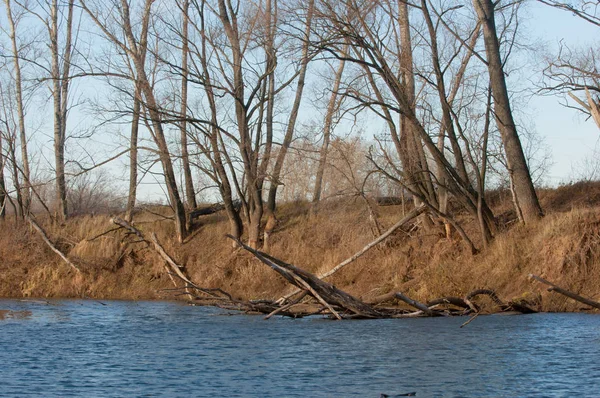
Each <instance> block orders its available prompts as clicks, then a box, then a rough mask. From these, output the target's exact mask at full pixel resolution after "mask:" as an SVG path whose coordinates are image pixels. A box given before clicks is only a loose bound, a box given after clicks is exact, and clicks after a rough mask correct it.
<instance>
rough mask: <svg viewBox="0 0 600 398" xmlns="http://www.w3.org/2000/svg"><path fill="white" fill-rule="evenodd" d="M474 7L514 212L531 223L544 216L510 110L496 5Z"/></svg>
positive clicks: (485, 2) (482, 0)
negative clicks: (509, 180)
mask: <svg viewBox="0 0 600 398" xmlns="http://www.w3.org/2000/svg"><path fill="white" fill-rule="evenodd" d="M473 4H474V6H475V10H476V11H477V15H478V17H479V20H480V21H481V24H482V26H483V37H484V43H485V51H486V54H487V66H488V72H489V76H490V85H491V87H492V97H493V99H494V111H495V112H494V114H495V117H496V123H497V125H498V129H499V130H500V134H501V136H502V142H503V144H504V151H505V154H506V161H507V163H508V171H509V174H510V178H511V180H512V183H513V186H514V191H515V195H516V199H517V201H518V206H519V207H520V208H518V209H517V213H520V214H522V215H523V221H524V222H530V221H532V220H536V219H538V218H540V217H542V215H543V212H542V208H541V206H540V203H539V201H538V198H537V194H536V192H535V188H534V187H533V181H532V180H531V174H530V173H529V167H528V166H527V161H526V159H525V154H524V152H523V147H522V146H521V140H520V139H519V135H518V133H517V127H516V125H515V122H514V119H513V115H512V111H511V108H510V100H509V96H508V90H507V88H506V80H505V78H504V70H503V66H502V59H501V57H500V44H499V42H498V36H497V33H496V21H495V18H494V7H495V5H494V2H492V0H473Z"/></svg>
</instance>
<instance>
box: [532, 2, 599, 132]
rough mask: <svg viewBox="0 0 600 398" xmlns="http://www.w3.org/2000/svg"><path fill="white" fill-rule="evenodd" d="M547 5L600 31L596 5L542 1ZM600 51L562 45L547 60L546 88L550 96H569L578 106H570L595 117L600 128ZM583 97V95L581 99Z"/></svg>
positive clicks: (591, 3)
mask: <svg viewBox="0 0 600 398" xmlns="http://www.w3.org/2000/svg"><path fill="white" fill-rule="evenodd" d="M538 1H540V2H541V3H543V4H546V5H549V6H552V7H554V8H557V9H560V10H564V11H567V12H570V13H571V14H572V15H575V16H577V17H578V18H580V19H581V20H582V21H584V22H586V23H589V24H591V25H593V26H595V27H596V28H600V5H599V4H598V2H596V1H584V0H577V1H569V2H564V1H554V0H538ZM599 60H600V47H598V45H597V43H596V44H593V45H592V46H590V47H588V48H580V47H577V48H571V47H569V46H567V45H566V44H564V43H562V42H561V43H559V48H558V52H557V54H553V55H549V56H547V57H546V60H545V61H546V68H545V69H544V77H545V80H546V81H545V82H544V88H543V91H546V92H551V93H555V92H560V93H566V94H568V95H569V96H570V97H571V98H572V99H573V100H574V101H575V105H574V106H573V105H568V104H567V106H569V107H574V108H576V109H577V110H579V111H581V112H583V113H584V114H586V115H588V116H589V117H591V118H592V119H593V120H594V121H595V122H596V125H597V126H598V128H600V62H599ZM578 94H579V95H578Z"/></svg>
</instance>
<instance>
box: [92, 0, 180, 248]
mask: <svg viewBox="0 0 600 398" xmlns="http://www.w3.org/2000/svg"><path fill="white" fill-rule="evenodd" d="M109 3H110V4H106V3H103V4H98V3H96V2H91V1H84V0H81V1H80V4H81V6H82V7H83V9H84V10H85V11H86V13H87V15H88V16H89V17H90V18H91V19H92V20H93V21H94V23H95V24H96V26H97V27H98V28H99V29H100V30H101V31H102V33H103V35H104V37H105V38H106V39H107V40H108V41H109V42H110V43H112V44H113V45H114V46H116V47H117V48H118V49H119V50H120V51H122V52H123V53H125V54H126V55H127V57H128V59H129V60H130V61H131V64H132V65H133V70H134V71H135V75H134V76H128V78H129V79H131V80H133V81H135V83H136V85H139V89H140V92H141V94H142V96H143V105H144V107H145V109H146V111H147V113H148V116H149V117H148V120H147V122H148V123H147V127H149V128H150V129H151V131H152V136H153V139H154V142H155V144H156V146H157V147H158V156H159V159H160V163H161V165H162V169H163V172H164V178H165V185H166V187H167V192H168V196H169V201H170V203H171V206H172V207H173V210H174V213H175V230H176V233H177V237H178V239H179V241H180V242H182V241H183V239H185V237H186V235H187V228H186V215H185V209H184V206H183V202H182V200H181V197H180V195H179V190H178V187H177V180H176V177H175V171H174V168H173V161H172V158H171V153H170V151H169V146H168V144H167V140H166V136H165V129H164V124H163V120H162V119H163V115H162V113H161V108H160V105H159V102H158V101H157V97H156V95H155V91H154V87H153V86H152V84H151V80H150V78H149V77H148V74H147V71H146V63H145V56H146V51H147V38H146V37H144V36H138V37H136V35H135V34H134V29H133V24H132V18H131V13H130V7H129V3H128V2H127V1H126V0H120V1H118V0H113V1H111V2H109ZM153 3H154V1H153V0H145V2H144V4H143V9H142V10H141V15H140V20H141V25H142V27H143V28H142V33H144V32H145V33H147V32H148V26H149V24H150V20H151V18H152V5H153ZM115 23H116V24H117V26H114V25H113V24H115ZM121 77H122V76H121Z"/></svg>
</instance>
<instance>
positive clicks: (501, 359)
mask: <svg viewBox="0 0 600 398" xmlns="http://www.w3.org/2000/svg"><path fill="white" fill-rule="evenodd" d="M103 303H104V304H105V305H102V304H101V303H100V302H96V301H91V300H90V301H75V300H74V301H52V302H51V303H50V304H44V303H35V302H23V301H10V300H0V310H12V311H31V314H30V315H28V314H25V316H24V317H21V318H14V317H5V319H3V320H0V396H2V397H13V396H15V397H17V396H18V397H22V396H35V397H40V396H43V397H72V396H78V397H137V396H144V397H155V396H166V397H376V398H377V397H379V396H380V394H381V393H385V394H389V395H390V396H393V395H394V394H401V393H407V392H416V393H417V395H416V396H417V397H434V396H443V397H538V396H539V397H554V396H557V397H600V316H597V315H585V314H534V315H521V316H486V317H483V316H482V317H479V318H477V319H475V320H474V321H473V322H472V323H470V324H469V325H468V326H466V327H465V328H463V329H460V328H459V326H460V325H461V323H463V322H464V321H465V320H466V318H458V317H457V318H450V319H441V318H432V319H402V320H373V321H364V320H363V321H343V322H339V321H330V320H325V319H320V318H307V319H296V320H293V319H284V318H274V319H271V320H269V321H264V320H263V319H262V317H259V316H245V315H227V312H226V311H222V310H218V309H214V308H202V307H190V306H186V305H183V304H178V303H172V302H127V301H106V302H103Z"/></svg>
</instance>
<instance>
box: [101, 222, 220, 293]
mask: <svg viewBox="0 0 600 398" xmlns="http://www.w3.org/2000/svg"><path fill="white" fill-rule="evenodd" d="M111 221H112V222H113V223H114V224H116V225H119V226H121V227H123V228H125V229H126V230H127V231H129V232H130V233H132V234H134V235H135V236H137V237H138V238H139V239H140V240H142V241H144V242H146V243H148V242H149V241H148V239H146V237H145V236H144V234H143V233H142V231H140V230H139V229H137V228H136V227H134V226H133V225H131V224H130V223H128V222H127V221H125V220H123V219H121V218H119V217H114V218H113V219H112V220H111ZM150 242H151V243H152V245H153V247H154V250H155V251H156V252H157V253H158V255H159V256H160V257H162V259H163V260H165V262H166V263H167V264H168V265H169V266H170V267H171V269H172V270H173V274H174V275H176V276H177V277H178V278H179V279H181V280H182V281H183V282H184V283H185V285H184V289H185V292H186V294H187V295H188V296H189V297H190V298H195V296H194V295H193V294H192V293H191V292H190V291H189V289H190V288H193V289H196V290H198V291H200V292H202V293H205V294H207V295H209V296H212V297H215V298H219V296H218V295H216V294H215V292H218V293H220V294H222V295H224V296H227V298H228V299H230V300H231V295H230V294H229V293H227V292H225V291H223V290H221V289H207V288H203V287H200V286H198V285H196V284H195V283H194V282H192V280H191V279H190V278H189V277H188V276H187V275H186V274H185V273H184V272H183V266H181V265H179V264H177V263H176V262H175V260H173V258H172V257H171V256H170V255H169V254H168V253H167V252H166V251H165V249H164V248H163V247H162V246H161V244H160V242H159V241H158V238H157V237H156V234H155V233H152V234H151V235H150Z"/></svg>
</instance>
